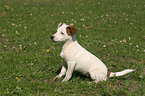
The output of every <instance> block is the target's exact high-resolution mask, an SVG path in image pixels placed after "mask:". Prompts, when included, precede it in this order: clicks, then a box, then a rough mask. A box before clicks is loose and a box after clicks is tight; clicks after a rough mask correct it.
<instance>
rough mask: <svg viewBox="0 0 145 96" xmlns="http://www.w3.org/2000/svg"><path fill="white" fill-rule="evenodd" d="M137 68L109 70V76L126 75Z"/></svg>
mask: <svg viewBox="0 0 145 96" xmlns="http://www.w3.org/2000/svg"><path fill="white" fill-rule="evenodd" d="M133 71H135V70H133V69H126V70H123V71H120V72H109V71H108V72H107V77H114V76H122V75H125V74H127V73H130V72H133Z"/></svg>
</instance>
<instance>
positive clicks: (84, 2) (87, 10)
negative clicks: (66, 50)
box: [0, 0, 145, 96]
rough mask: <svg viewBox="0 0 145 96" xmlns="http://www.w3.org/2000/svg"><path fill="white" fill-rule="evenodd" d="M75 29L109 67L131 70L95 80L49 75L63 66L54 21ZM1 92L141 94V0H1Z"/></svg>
mask: <svg viewBox="0 0 145 96" xmlns="http://www.w3.org/2000/svg"><path fill="white" fill-rule="evenodd" d="M61 22H62V23H66V24H71V25H73V26H74V27H75V28H77V29H78V31H77V34H76V37H77V40H78V42H79V43H80V44H81V45H82V46H83V47H84V48H86V49H87V50H88V51H89V52H91V53H93V54H94V55H96V56H97V57H98V58H100V59H101V60H102V61H103V62H104V63H105V64H106V66H107V67H108V69H109V71H111V72H116V71H121V70H124V69H128V68H131V69H135V70H136V71H135V72H132V73H130V74H127V75H125V76H121V77H114V78H109V79H107V81H103V82H99V83H94V82H92V80H91V79H90V78H87V77H84V76H82V75H81V74H80V73H78V72H74V74H73V76H72V78H71V80H69V81H68V82H65V83H62V82H61V80H62V79H63V78H64V77H63V78H61V79H58V80H57V81H53V80H52V79H53V78H54V77H55V76H56V75H57V74H58V73H59V71H60V68H61V66H62V59H61V57H60V56H59V54H60V52H61V43H60V42H58V43H54V42H52V41H51V39H50V36H51V35H52V34H54V33H55V32H56V30H57V25H58V24H59V23H61ZM0 95H4V96H5V95H6V96H89V95H90V96H117V95H118V96H144V95H145V1H144V0H0Z"/></svg>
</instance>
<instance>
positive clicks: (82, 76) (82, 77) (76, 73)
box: [55, 67, 92, 81]
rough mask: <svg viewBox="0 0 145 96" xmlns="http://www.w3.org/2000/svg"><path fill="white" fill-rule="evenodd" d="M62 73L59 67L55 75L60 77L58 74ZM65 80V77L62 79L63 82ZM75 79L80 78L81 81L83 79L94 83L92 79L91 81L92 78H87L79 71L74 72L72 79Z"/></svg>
mask: <svg viewBox="0 0 145 96" xmlns="http://www.w3.org/2000/svg"><path fill="white" fill-rule="evenodd" d="M60 71H61V67H59V68H58V70H56V72H55V73H56V74H57V75H58V74H59V73H60ZM63 78H64V76H63V77H61V78H60V79H61V80H62V79H63ZM73 78H80V79H82V80H87V81H92V79H91V77H90V76H85V75H83V74H81V73H80V72H78V71H74V72H73V74H72V77H71V79H73ZM71 79H70V80H71Z"/></svg>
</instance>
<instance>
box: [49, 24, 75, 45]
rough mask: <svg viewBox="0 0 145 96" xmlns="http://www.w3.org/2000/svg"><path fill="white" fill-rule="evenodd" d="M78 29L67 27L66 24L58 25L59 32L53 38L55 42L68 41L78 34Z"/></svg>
mask: <svg viewBox="0 0 145 96" xmlns="http://www.w3.org/2000/svg"><path fill="white" fill-rule="evenodd" d="M76 31H77V29H76V28H74V27H72V26H69V25H66V24H65V23H60V24H58V29H57V32H56V33H55V34H54V35H52V36H51V39H52V40H53V41H64V42H65V41H67V40H69V39H71V38H72V36H73V35H75V34H76Z"/></svg>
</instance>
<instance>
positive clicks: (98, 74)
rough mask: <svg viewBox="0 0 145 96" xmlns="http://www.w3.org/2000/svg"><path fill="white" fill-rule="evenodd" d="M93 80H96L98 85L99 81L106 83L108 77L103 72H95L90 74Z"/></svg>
mask: <svg viewBox="0 0 145 96" xmlns="http://www.w3.org/2000/svg"><path fill="white" fill-rule="evenodd" d="M89 73H90V77H91V79H93V80H94V82H95V83H98V82H99V81H105V80H106V79H107V78H106V75H105V74H104V73H102V72H99V71H95V72H89Z"/></svg>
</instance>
